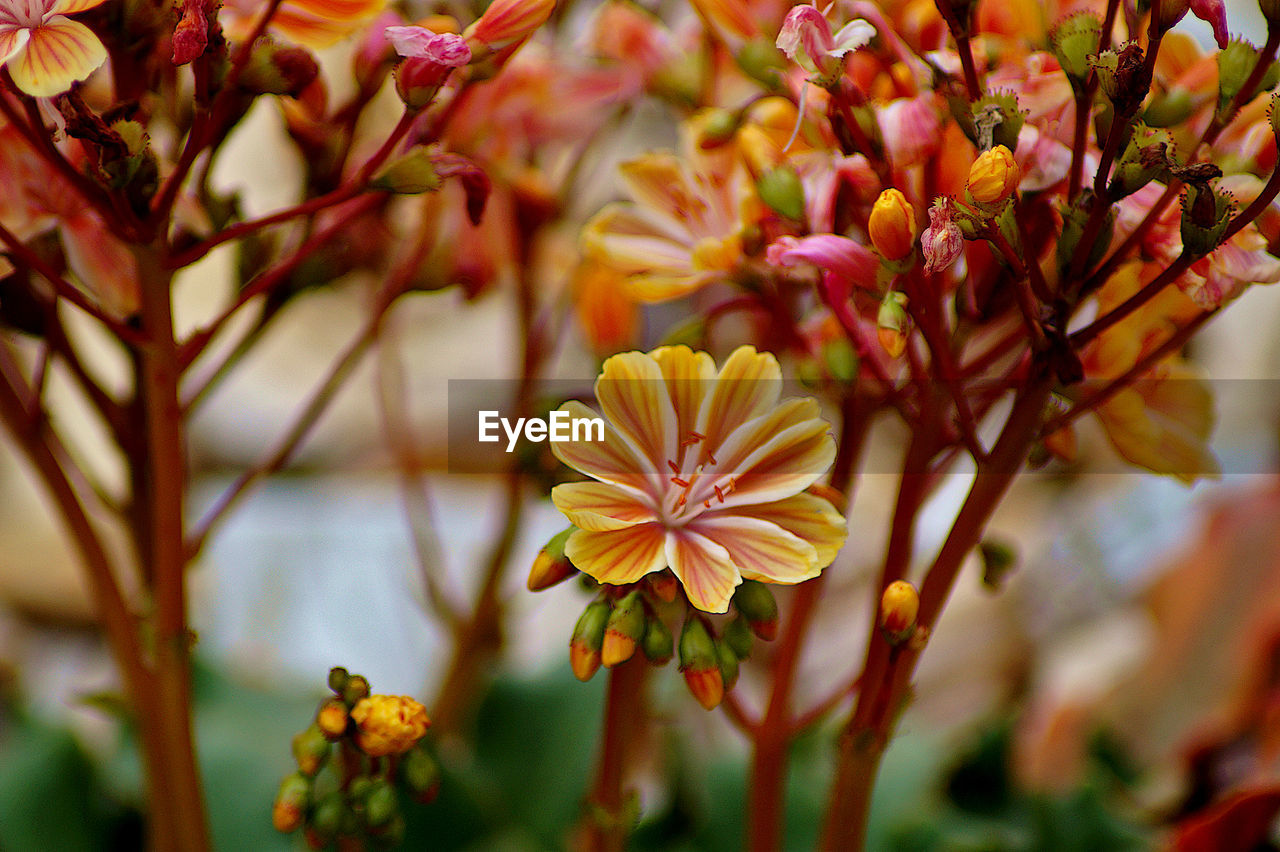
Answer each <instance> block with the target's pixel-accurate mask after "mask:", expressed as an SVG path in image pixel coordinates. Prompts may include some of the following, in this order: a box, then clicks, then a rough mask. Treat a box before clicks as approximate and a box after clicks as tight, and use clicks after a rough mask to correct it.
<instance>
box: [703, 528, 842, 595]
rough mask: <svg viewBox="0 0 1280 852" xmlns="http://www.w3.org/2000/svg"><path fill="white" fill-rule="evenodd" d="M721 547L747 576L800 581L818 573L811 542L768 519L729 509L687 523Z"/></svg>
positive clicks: (771, 579)
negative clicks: (746, 516)
mask: <svg viewBox="0 0 1280 852" xmlns="http://www.w3.org/2000/svg"><path fill="white" fill-rule="evenodd" d="M689 529H691V530H696V531H697V532H699V533H701V534H703V535H705V536H706V537H707V538H709V539H711V540H712V541H714V542H715V543H716V544H718V545H720V546H721V547H723V548H724V549H725V550H726V551H727V552H728V554H729V558H730V559H732V560H733V564H734V565H735V566H737V569H738V573H739V574H741V575H742V576H743V577H745V578H746V579H748V580H763V581H765V582H766V583H800V582H803V581H804V580H808V579H809V578H811V577H816V576H818V572H820V571H821V570H822V569H823V568H825V567H826V566H825V565H819V564H818V551H817V549H816V548H814V546H813V545H812V544H810V543H809V542H807V541H805V540H804V539H802V538H800V537H799V536H797V535H794V534H793V533H790V532H787V531H786V530H784V529H783V528H782V527H780V526H778V525H777V524H775V523H772V522H770V521H762V520H760V519H758V518H745V517H742V516H741V515H736V514H733V513H731V512H711V513H708V514H705V515H702V516H701V517H699V518H698V519H697V520H695V521H694V522H693V523H691V524H690V525H689Z"/></svg>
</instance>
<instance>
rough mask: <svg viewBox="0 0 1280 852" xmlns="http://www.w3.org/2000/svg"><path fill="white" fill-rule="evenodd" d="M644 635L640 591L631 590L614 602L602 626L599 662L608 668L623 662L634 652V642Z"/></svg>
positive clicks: (642, 606)
mask: <svg viewBox="0 0 1280 852" xmlns="http://www.w3.org/2000/svg"><path fill="white" fill-rule="evenodd" d="M643 637H644V604H643V603H641V601H640V592H639V591H637V590H633V591H631V592H630V593H628V594H627V596H626V597H624V598H622V600H620V601H618V602H617V603H616V604H614V607H613V610H612V611H611V612H610V613H609V620H608V622H607V623H606V624H605V628H604V643H603V644H602V645H601V648H600V662H601V663H602V664H604V665H605V666H606V667H608V668H613V667H614V666H616V665H618V664H619V663H625V662H626V661H627V660H629V659H631V656H632V655H633V654H634V653H635V652H636V643H638V642H639V641H640V640H641V639H642V638H643Z"/></svg>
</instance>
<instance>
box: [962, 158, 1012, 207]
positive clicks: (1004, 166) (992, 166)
mask: <svg viewBox="0 0 1280 852" xmlns="http://www.w3.org/2000/svg"><path fill="white" fill-rule="evenodd" d="M1017 188H1018V164H1017V163H1015V162H1014V160H1013V152H1012V151H1010V150H1009V149H1008V148H1006V147H1005V146H1003V145H997V146H996V147H994V148H992V149H991V150H989V151H983V152H982V153H981V154H979V155H978V159H976V160H974V161H973V165H972V166H970V167H969V194H970V195H971V196H973V200H974V201H977V202H978V203H980V204H999V203H1000V202H1001V201H1004V200H1005V199H1006V198H1008V197H1009V196H1010V195H1012V194H1013V192H1014V190H1016V189H1017Z"/></svg>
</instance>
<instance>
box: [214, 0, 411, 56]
mask: <svg viewBox="0 0 1280 852" xmlns="http://www.w3.org/2000/svg"><path fill="white" fill-rule="evenodd" d="M386 5H387V0H284V2H283V3H281V4H280V8H279V9H277V10H276V13H275V15H274V16H272V18H271V24H270V27H271V30H272V31H273V32H276V33H279V34H280V35H282V36H284V37H285V38H287V39H289V40H290V41H293V42H296V43H298V44H301V45H304V46H306V47H328V46H329V45H331V44H334V43H335V42H337V41H339V40H340V39H342V38H345V37H346V36H349V35H352V34H353V33H355V32H358V31H359V30H360V29H361V28H362V27H363V26H364V25H365V24H366V23H368V22H369V21H370V20H372V19H373V17H374V16H375V15H377V14H378V13H379V12H381V11H382V10H383V9H384V8H386ZM264 6H265V4H263V3H261V2H259V0H224V2H223V4H222V16H223V24H224V26H225V27H226V29H227V32H228V33H229V34H231V35H232V36H233V37H236V38H240V37H243V36H245V35H246V34H248V33H249V31H250V30H251V28H252V27H253V25H254V22H255V21H256V20H257V19H258V16H259V15H261V14H262V9H263V8H264Z"/></svg>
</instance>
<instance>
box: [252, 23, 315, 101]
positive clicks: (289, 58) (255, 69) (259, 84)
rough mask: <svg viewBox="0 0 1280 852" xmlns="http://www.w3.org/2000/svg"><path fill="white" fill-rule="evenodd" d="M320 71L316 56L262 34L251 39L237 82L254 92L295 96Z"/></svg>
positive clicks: (257, 93)
mask: <svg viewBox="0 0 1280 852" xmlns="http://www.w3.org/2000/svg"><path fill="white" fill-rule="evenodd" d="M319 73H320V66H319V65H317V64H316V60H315V58H314V57H313V56H312V55H311V54H310V53H308V52H307V51H306V50H304V49H303V48H301V47H295V46H293V45H287V44H277V43H276V42H274V41H272V40H271V39H270V38H268V37H266V36H263V37H262V38H259V39H258V40H257V41H256V42H254V45H253V50H252V51H250V53H249V61H248V62H247V63H245V66H244V69H243V70H242V71H241V73H240V76H239V77H238V78H237V82H238V83H239V85H240V88H242V89H244V90H245V91H248V92H250V93H252V94H255V95H289V96H290V97H296V96H297V95H298V94H300V93H301V92H302V90H303V89H305V88H306V87H307V86H308V85H310V84H311V81H312V80H314V79H315V78H316V75H317V74H319Z"/></svg>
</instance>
